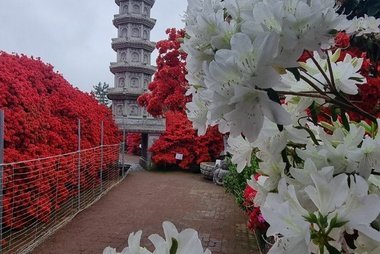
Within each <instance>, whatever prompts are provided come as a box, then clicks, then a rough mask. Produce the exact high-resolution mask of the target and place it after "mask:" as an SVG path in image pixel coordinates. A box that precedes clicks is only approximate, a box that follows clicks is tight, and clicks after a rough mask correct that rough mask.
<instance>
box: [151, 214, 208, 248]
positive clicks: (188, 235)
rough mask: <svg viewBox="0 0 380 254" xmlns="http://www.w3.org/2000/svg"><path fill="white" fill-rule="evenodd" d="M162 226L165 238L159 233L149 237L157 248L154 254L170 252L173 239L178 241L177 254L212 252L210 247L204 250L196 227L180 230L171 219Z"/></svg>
mask: <svg viewBox="0 0 380 254" xmlns="http://www.w3.org/2000/svg"><path fill="white" fill-rule="evenodd" d="M162 227H163V229H164V234H165V239H164V238H162V237H161V236H159V235H157V234H153V235H151V236H149V237H148V238H149V240H150V241H151V242H152V243H153V245H154V247H155V248H156V249H155V251H154V252H153V254H168V253H169V251H170V249H171V247H172V244H173V239H175V240H176V241H177V243H178V248H177V251H176V254H211V252H210V250H208V249H206V250H205V251H203V247H202V243H201V240H200V239H199V237H198V232H197V231H195V230H194V229H190V228H188V229H185V230H183V231H181V232H178V230H177V228H176V227H175V226H174V224H173V223H171V222H169V221H164V222H163V223H162Z"/></svg>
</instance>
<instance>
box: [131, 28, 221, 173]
mask: <svg viewBox="0 0 380 254" xmlns="http://www.w3.org/2000/svg"><path fill="white" fill-rule="evenodd" d="M166 33H167V34H168V39H167V40H162V41H160V42H158V43H157V46H156V47H157V49H158V50H159V56H158V58H157V61H156V62H157V72H156V74H155V77H154V80H153V82H152V83H150V84H149V86H148V88H149V90H150V92H149V93H145V94H143V95H141V96H140V97H139V98H138V103H139V104H140V105H141V106H144V107H146V108H147V111H148V112H149V113H150V114H151V115H152V116H154V117H158V116H163V115H165V116H166V131H165V133H164V134H162V135H161V136H160V138H159V139H158V140H157V141H156V142H155V143H154V144H153V146H152V147H151V149H150V151H151V152H152V160H153V162H154V163H156V164H157V165H166V164H177V165H178V166H179V167H181V168H183V169H188V168H190V167H191V166H194V165H198V164H199V163H200V162H203V161H212V160H214V159H215V158H216V157H218V156H219V155H220V153H221V152H222V151H223V149H224V147H223V138H222V135H221V134H219V132H218V130H217V128H216V127H213V128H209V130H208V131H207V133H206V134H205V135H204V136H201V137H198V136H197V133H196V131H195V130H193V128H192V124H191V122H190V121H189V120H188V119H187V117H186V113H185V105H186V103H187V102H188V101H190V100H191V98H190V97H186V96H185V92H186V89H187V87H188V82H187V80H186V78H185V75H186V73H187V71H186V68H185V65H186V62H185V61H186V54H185V53H184V52H181V51H180V50H179V48H180V40H181V39H182V38H184V36H185V32H184V31H183V30H176V29H174V28H172V29H167V30H166ZM176 153H179V154H183V160H178V161H177V160H176V158H175V155H176Z"/></svg>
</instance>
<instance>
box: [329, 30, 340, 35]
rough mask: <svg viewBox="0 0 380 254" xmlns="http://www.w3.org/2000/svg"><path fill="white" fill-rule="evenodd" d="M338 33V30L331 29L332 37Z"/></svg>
mask: <svg viewBox="0 0 380 254" xmlns="http://www.w3.org/2000/svg"><path fill="white" fill-rule="evenodd" d="M337 33H338V30H336V29H331V30H330V31H329V34H330V35H336V34H337Z"/></svg>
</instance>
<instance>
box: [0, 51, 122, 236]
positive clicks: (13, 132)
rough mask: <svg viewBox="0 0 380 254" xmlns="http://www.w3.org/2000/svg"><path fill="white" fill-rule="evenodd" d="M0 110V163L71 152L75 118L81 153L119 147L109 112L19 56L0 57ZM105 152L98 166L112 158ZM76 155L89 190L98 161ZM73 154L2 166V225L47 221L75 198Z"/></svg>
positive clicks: (113, 157)
mask: <svg viewBox="0 0 380 254" xmlns="http://www.w3.org/2000/svg"><path fill="white" fill-rule="evenodd" d="M0 91H1V93H0V108H1V109H2V110H4V112H5V139H4V145H5V155H4V157H5V162H8V163H9V162H15V161H24V160H31V159H36V158H41V157H47V156H53V155H58V154H63V153H69V152H73V151H76V150H77V148H78V147H77V146H78V137H77V131H78V126H77V123H78V119H80V120H81V148H82V149H86V148H91V147H95V146H99V144H100V124H101V121H104V144H116V143H118V142H119V135H118V129H117V126H116V125H115V123H114V121H113V120H112V114H111V112H110V111H109V109H108V108H107V107H105V106H103V105H100V104H99V103H98V102H97V101H96V100H95V99H94V98H93V97H91V96H90V95H89V94H86V93H83V92H81V91H79V90H78V89H76V88H73V87H72V86H71V85H70V84H69V83H68V82H67V81H66V80H65V79H64V78H63V77H62V76H61V75H60V74H57V73H56V72H54V70H53V66H51V65H46V64H44V63H43V62H42V61H41V60H40V59H33V58H29V57H27V56H24V55H21V56H19V55H10V54H7V53H5V52H1V53H0ZM107 149H113V148H105V152H104V160H103V161H104V165H107V164H112V163H115V161H117V158H118V154H116V153H114V152H109V151H107ZM94 154H95V151H94V150H89V151H87V152H83V153H82V154H81V161H82V163H81V165H82V168H81V177H80V179H81V186H82V188H90V187H93V186H94V184H95V185H96V184H97V183H98V182H99V181H100V179H99V170H100V158H99V157H100V156H94ZM77 172H78V171H77V155H76V154H74V155H65V156H62V157H58V158H51V159H44V160H41V161H39V162H38V163H36V162H24V163H22V164H15V165H9V166H5V167H4V178H3V186H4V197H3V198H4V220H3V221H4V223H5V226H6V227H10V228H16V229H19V228H22V227H24V226H26V225H27V224H28V223H33V221H35V220H38V221H43V222H47V221H49V218H50V215H51V213H52V212H53V211H55V210H57V209H59V208H60V205H61V204H62V203H63V202H65V201H66V200H67V199H68V198H69V197H70V196H73V195H75V194H76V193H77V188H76V186H77V184H78V173H77Z"/></svg>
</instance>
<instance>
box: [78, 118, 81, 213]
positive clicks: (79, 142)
mask: <svg viewBox="0 0 380 254" xmlns="http://www.w3.org/2000/svg"><path fill="white" fill-rule="evenodd" d="M80 128H81V127H80V119H78V211H80V163H81V161H80V159H81V158H80V151H81V147H80V145H81V137H80V134H81V133H80Z"/></svg>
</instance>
